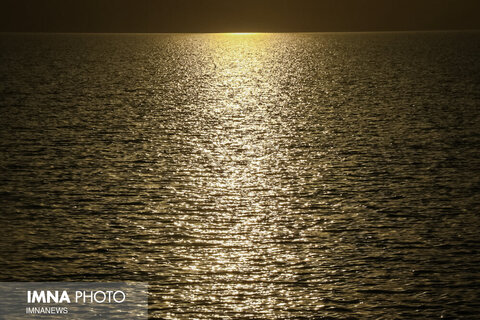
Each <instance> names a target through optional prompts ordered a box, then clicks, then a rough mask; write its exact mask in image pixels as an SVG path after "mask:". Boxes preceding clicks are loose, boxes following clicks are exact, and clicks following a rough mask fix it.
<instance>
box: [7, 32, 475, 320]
mask: <svg viewBox="0 0 480 320" xmlns="http://www.w3.org/2000/svg"><path fill="white" fill-rule="evenodd" d="M0 48H1V50H0V61H1V63H0V137H1V140H0V170H1V171H0V181H1V183H0V208H1V209H0V210H1V215H0V225H1V226H0V234H1V236H0V239H1V242H0V265H1V268H0V280H2V281H117V280H132V281H133V280H136V281H148V282H149V284H150V316H151V318H152V319H227V318H231V319H250V318H255V319H379V318H382V319H412V318H421V319H439V318H441V317H444V318H455V319H472V318H474V317H475V316H478V314H480V233H479V228H480V215H479V214H480V213H479V209H480V148H479V146H480V117H479V116H480V59H479V57H480V33H478V32H432V33H358V34H353V33H352V34H348V33H343V34H342V33H339V34H335V33H332V34H243V35H241V34H239V35H233V34H230V35H228V34H176V35H174V34H151V35H146V34H145V35H133V34H129V35H115V34H108V35H107V34H99V35H82V34H78V35H71V34H50V35H49V34H44V35H41V34H37V35H35V34H24V35H19V34H3V35H0Z"/></svg>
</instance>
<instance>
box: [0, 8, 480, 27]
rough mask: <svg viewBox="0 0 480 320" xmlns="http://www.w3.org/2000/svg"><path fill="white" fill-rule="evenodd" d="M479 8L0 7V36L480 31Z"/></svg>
mask: <svg viewBox="0 0 480 320" xmlns="http://www.w3.org/2000/svg"><path fill="white" fill-rule="evenodd" d="M479 14H480V0H242V1H241V0H0V31H41V32H248V31H251V32H253V31H257V32H261V31H264V32H265V31H278V32H281V31H388V30H434V29H444V30H445V29H480V19H479V18H478V16H479Z"/></svg>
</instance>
